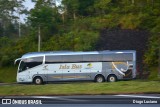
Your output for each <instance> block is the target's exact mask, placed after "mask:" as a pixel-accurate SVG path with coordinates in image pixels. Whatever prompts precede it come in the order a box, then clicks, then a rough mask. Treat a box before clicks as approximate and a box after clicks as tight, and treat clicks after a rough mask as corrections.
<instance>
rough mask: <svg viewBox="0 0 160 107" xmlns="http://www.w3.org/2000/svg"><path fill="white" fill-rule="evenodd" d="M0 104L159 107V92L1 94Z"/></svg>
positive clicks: (23, 106)
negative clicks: (65, 94)
mask: <svg viewBox="0 0 160 107" xmlns="http://www.w3.org/2000/svg"><path fill="white" fill-rule="evenodd" d="M2 100H3V101H2ZM6 100H8V101H6ZM2 103H3V104H2ZM7 103H8V104H7ZM0 104H1V105H0V106H3V107H9V106H12V107H15V106H20V107H36V106H38V107H41V106H44V107H106V106H108V105H110V106H111V107H115V106H119V107H121V106H123V107H128V104H129V106H130V107H135V106H136V107H142V106H143V107H144V106H145V107H150V106H154V107H160V94H139V95H137V94H136V95H81V96H1V97H0ZM20 104H23V105H20ZM33 104H38V105H33ZM39 104H42V105H39ZM126 104H127V105H126Z"/></svg>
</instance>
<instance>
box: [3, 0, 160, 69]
mask: <svg viewBox="0 0 160 107" xmlns="http://www.w3.org/2000/svg"><path fill="white" fill-rule="evenodd" d="M32 1H33V2H34V3H35V7H34V8H33V9H31V10H30V12H29V17H28V20H27V23H25V24H24V25H22V29H21V30H22V35H23V36H22V37H21V38H17V37H18V36H17V35H18V23H17V20H16V17H13V16H14V15H13V14H10V13H12V12H13V11H15V10H14V9H15V8H22V7H23V5H22V2H23V1H21V2H17V1H16V0H10V1H9V0H1V1H0V10H1V12H0V36H3V37H0V49H1V51H0V66H6V65H8V64H10V65H12V64H13V61H14V59H16V58H18V57H21V55H23V54H24V53H27V52H32V51H37V47H38V46H37V42H38V27H40V28H41V36H42V47H41V50H42V51H57V50H75V51H85V50H95V43H96V42H97V40H98V37H99V32H100V30H101V29H104V28H121V29H132V30H141V29H143V30H147V31H149V32H150V33H151V35H150V39H149V41H148V50H147V51H146V54H145V56H144V62H145V64H146V65H147V66H153V65H154V66H157V65H158V52H159V48H158V47H159V45H160V44H159V43H160V40H159V39H160V36H159V32H160V30H159V29H160V17H159V14H160V11H159V9H160V1H159V0H62V5H61V6H59V7H57V6H56V5H55V3H56V2H55V1H54V0H32ZM7 3H8V4H7ZM15 4H16V5H15ZM60 10H61V12H60Z"/></svg>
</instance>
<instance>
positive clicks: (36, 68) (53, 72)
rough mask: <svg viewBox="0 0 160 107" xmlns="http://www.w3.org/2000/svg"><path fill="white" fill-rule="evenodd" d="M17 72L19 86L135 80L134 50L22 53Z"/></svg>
mask: <svg viewBox="0 0 160 107" xmlns="http://www.w3.org/2000/svg"><path fill="white" fill-rule="evenodd" d="M17 61H19V66H18V70H17V82H18V83H27V82H30V83H35V84H42V83H46V82H51V81H52V82H53V81H81V80H93V81H96V82H104V81H109V82H114V81H117V80H120V79H133V78H135V77H136V51H134V50H126V51H125V50H124V51H92V52H72V51H56V52H33V53H27V54H24V55H23V56H22V57H21V58H18V59H16V60H15V63H16V62H17Z"/></svg>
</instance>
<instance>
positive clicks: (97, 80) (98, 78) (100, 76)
mask: <svg viewBox="0 0 160 107" xmlns="http://www.w3.org/2000/svg"><path fill="white" fill-rule="evenodd" d="M95 82H98V83H101V82H104V77H103V76H102V75H98V76H96V78H95Z"/></svg>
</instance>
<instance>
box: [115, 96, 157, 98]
mask: <svg viewBox="0 0 160 107" xmlns="http://www.w3.org/2000/svg"><path fill="white" fill-rule="evenodd" d="M114 96H120V97H134V98H160V97H157V96H142V95H114Z"/></svg>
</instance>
